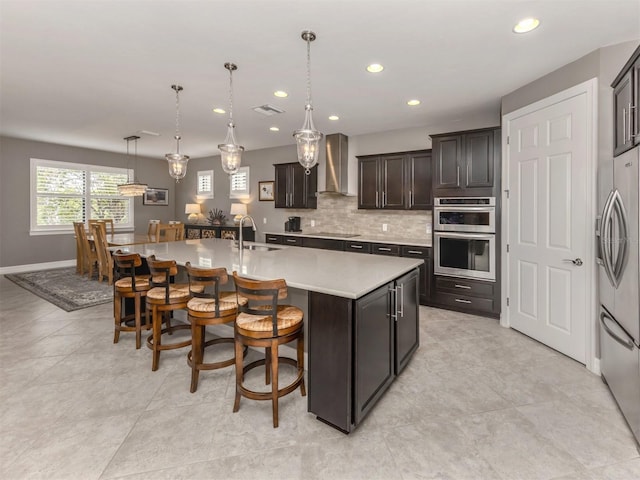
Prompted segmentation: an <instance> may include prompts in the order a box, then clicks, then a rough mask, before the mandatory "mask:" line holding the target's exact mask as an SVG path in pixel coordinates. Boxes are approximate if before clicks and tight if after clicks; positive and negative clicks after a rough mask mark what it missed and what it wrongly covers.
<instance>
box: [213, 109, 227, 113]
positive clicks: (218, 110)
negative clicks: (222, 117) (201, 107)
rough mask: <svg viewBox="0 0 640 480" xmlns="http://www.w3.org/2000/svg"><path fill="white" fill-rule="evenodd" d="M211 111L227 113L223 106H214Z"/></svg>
mask: <svg viewBox="0 0 640 480" xmlns="http://www.w3.org/2000/svg"><path fill="white" fill-rule="evenodd" d="M213 111H214V113H220V114H223V113H227V112H226V111H225V110H224V108H214V109H213Z"/></svg>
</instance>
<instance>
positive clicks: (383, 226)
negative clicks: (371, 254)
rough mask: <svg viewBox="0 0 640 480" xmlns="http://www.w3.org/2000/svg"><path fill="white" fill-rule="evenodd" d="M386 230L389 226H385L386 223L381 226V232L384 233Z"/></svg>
mask: <svg viewBox="0 0 640 480" xmlns="http://www.w3.org/2000/svg"><path fill="white" fill-rule="evenodd" d="M387 230H389V225H387V224H386V223H383V224H382V231H383V232H386V231H387Z"/></svg>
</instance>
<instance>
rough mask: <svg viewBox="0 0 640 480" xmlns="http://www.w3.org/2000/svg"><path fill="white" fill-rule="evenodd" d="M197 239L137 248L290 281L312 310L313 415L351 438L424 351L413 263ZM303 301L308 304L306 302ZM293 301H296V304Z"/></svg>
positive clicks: (145, 254) (310, 377)
mask: <svg viewBox="0 0 640 480" xmlns="http://www.w3.org/2000/svg"><path fill="white" fill-rule="evenodd" d="M245 247H247V248H245V249H242V250H241V251H239V249H238V247H237V246H236V243H235V242H233V241H230V240H219V239H199V240H185V241H179V242H167V243H154V244H145V245H131V246H127V247H123V248H122V250H123V251H127V252H133V253H139V254H140V255H141V256H143V257H148V256H150V255H155V256H156V258H158V259H160V260H171V259H173V260H175V261H176V262H177V263H178V264H179V265H184V264H185V263H186V262H191V264H192V265H193V266H200V267H204V268H211V267H225V268H226V269H227V270H228V271H229V272H232V271H234V270H235V271H237V272H238V273H239V274H240V275H242V276H244V277H247V278H252V279H255V280H269V279H275V278H284V279H285V280H286V282H287V285H288V286H289V287H290V288H292V289H296V290H299V291H300V292H302V293H303V295H296V298H298V303H306V304H305V305H299V306H301V307H303V309H304V310H305V311H306V312H307V318H306V319H305V322H306V324H307V354H308V365H307V371H308V382H307V383H308V389H307V390H308V410H309V412H311V413H313V414H315V415H316V416H317V417H318V419H320V420H322V421H324V422H326V423H328V424H330V425H332V426H334V427H336V428H338V429H340V430H341V431H343V432H350V431H352V430H353V429H355V428H356V427H357V425H358V424H359V423H360V422H361V421H362V420H363V419H364V418H365V416H366V415H367V413H368V412H369V411H370V410H371V408H373V406H374V405H375V404H376V402H377V401H378V400H379V399H380V397H381V396H382V395H383V394H384V392H385V391H386V390H387V389H388V387H389V386H390V385H391V383H392V382H393V381H394V379H395V377H396V376H397V375H399V374H400V373H401V372H402V370H403V368H404V367H405V366H406V365H407V363H408V362H409V360H410V359H411V356H412V355H413V353H414V352H415V350H416V349H417V348H418V345H419V335H418V331H419V327H418V278H419V276H418V268H419V267H420V264H421V262H420V261H419V260H416V259H411V258H398V257H384V256H377V255H359V254H357V253H350V252H335V251H327V250H320V249H314V248H299V247H287V246H275V245H265V244H256V243H246V244H245ZM300 299H302V300H300ZM293 303H295V302H293Z"/></svg>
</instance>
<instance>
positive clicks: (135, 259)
mask: <svg viewBox="0 0 640 480" xmlns="http://www.w3.org/2000/svg"><path fill="white" fill-rule="evenodd" d="M113 261H114V263H115V267H116V268H115V275H116V278H115V280H120V279H121V278H131V289H132V290H133V291H134V292H135V291H137V289H136V268H138V267H141V266H142V258H140V255H139V254H137V253H123V252H122V251H121V250H118V251H117V252H115V253H114V254H113ZM147 289H148V287H146V286H145V288H144V290H147Z"/></svg>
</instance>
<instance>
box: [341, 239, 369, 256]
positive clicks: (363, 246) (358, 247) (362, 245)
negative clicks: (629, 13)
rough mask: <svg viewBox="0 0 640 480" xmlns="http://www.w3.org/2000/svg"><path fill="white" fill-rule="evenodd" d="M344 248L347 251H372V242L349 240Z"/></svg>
mask: <svg viewBox="0 0 640 480" xmlns="http://www.w3.org/2000/svg"><path fill="white" fill-rule="evenodd" d="M344 250H345V252H358V253H371V244H370V243H367V242H353V241H350V240H347V241H346V242H345V245H344Z"/></svg>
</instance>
